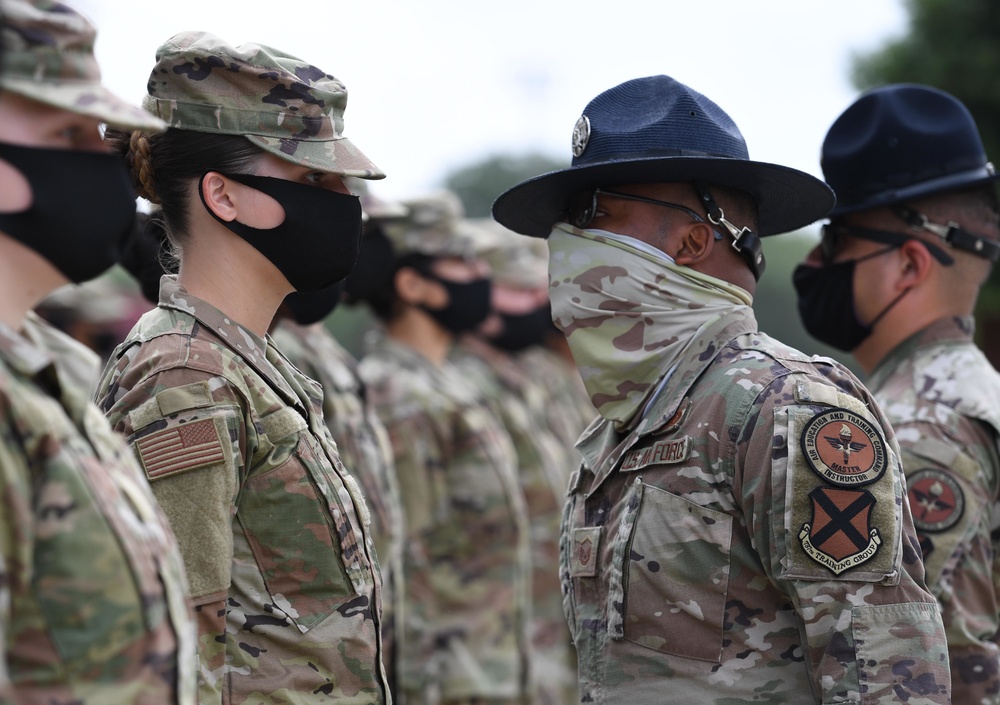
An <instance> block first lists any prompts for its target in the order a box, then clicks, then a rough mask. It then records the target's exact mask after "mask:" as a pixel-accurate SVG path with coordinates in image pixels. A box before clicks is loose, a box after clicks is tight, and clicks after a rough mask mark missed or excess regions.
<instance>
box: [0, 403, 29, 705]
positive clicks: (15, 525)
mask: <svg viewBox="0 0 1000 705" xmlns="http://www.w3.org/2000/svg"><path fill="white" fill-rule="evenodd" d="M7 414H8V406H7V400H6V399H5V398H4V397H3V396H2V395H0V433H2V434H3V438H2V442H0V705H12V704H13V703H14V694H13V690H12V684H11V680H10V673H9V670H8V661H9V651H8V649H9V648H10V644H12V643H13V639H14V635H13V634H11V629H12V620H11V609H12V594H11V593H12V590H13V589H15V586H16V585H17V584H19V583H21V582H22V581H23V577H22V576H23V574H22V571H23V570H24V569H25V568H27V567H28V564H27V561H28V560H29V558H30V555H31V543H32V542H31V539H30V537H28V536H26V535H24V532H25V531H26V530H27V529H28V527H30V526H31V525H32V522H31V516H30V515H31V493H30V488H29V486H28V473H27V472H26V467H25V464H24V460H23V458H22V457H20V455H19V454H18V453H17V452H16V451H15V450H14V449H15V448H17V447H19V446H18V445H17V444H16V443H15V442H14V441H13V437H12V436H13V431H12V429H11V427H10V423H9V421H8V416H7Z"/></svg>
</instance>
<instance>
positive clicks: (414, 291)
mask: <svg viewBox="0 0 1000 705" xmlns="http://www.w3.org/2000/svg"><path fill="white" fill-rule="evenodd" d="M393 284H394V285H395V287H396V295H397V296H399V298H400V299H402V300H403V302H404V303H407V304H411V305H418V304H429V305H431V306H432V307H434V306H444V305H446V304H447V303H448V301H447V293H445V292H444V287H442V286H440V285H436V283H435V282H432V281H429V280H427V279H425V278H424V277H422V276H420V272H418V271H417V270H415V269H414V268H413V267H400V269H399V271H397V272H396V274H395V276H394V277H393ZM442 294H443V296H442Z"/></svg>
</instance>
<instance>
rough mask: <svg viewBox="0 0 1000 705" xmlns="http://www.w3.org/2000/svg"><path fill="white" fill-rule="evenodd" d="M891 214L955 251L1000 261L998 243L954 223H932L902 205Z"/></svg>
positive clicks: (895, 207) (991, 260)
mask: <svg viewBox="0 0 1000 705" xmlns="http://www.w3.org/2000/svg"><path fill="white" fill-rule="evenodd" d="M892 212H893V213H895V214H896V215H897V216H899V217H900V218H902V219H903V221H904V222H906V224H907V225H909V226H910V227H912V228H916V229H918V230H926V231H927V232H929V233H933V234H935V235H937V236H938V237H939V238H941V239H942V240H944V241H945V242H946V243H948V244H949V245H951V246H952V247H954V248H955V249H956V250H963V251H964V252H968V253H970V254H973V255H976V256H977V257H982V258H983V259H988V260H989V261H990V262H994V263H995V262H997V261H1000V243H998V242H997V241H996V240H993V239H992V238H988V237H983V236H982V235H976V234H975V233H970V232H969V231H968V230H965V229H964V228H963V227H962V226H961V225H959V224H958V223H956V222H955V221H948V224H947V225H941V224H940V223H932V222H931V221H929V220H928V219H927V216H926V215H924V214H923V213H919V212H917V211H915V210H913V209H912V208H910V207H909V206H905V205H902V204H900V205H895V206H893V207H892Z"/></svg>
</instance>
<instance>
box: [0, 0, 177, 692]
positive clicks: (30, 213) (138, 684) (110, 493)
mask: <svg viewBox="0 0 1000 705" xmlns="http://www.w3.org/2000/svg"><path fill="white" fill-rule="evenodd" d="M0 11H2V12H3V15H4V20H5V22H4V27H3V30H2V32H0V41H2V47H3V53H4V63H3V68H2V70H0V167H2V168H0V436H2V442H0V703H3V705H14V704H15V703H16V704H17V705H43V704H46V705H47V704H49V703H76V704H78V705H139V704H142V705H194V703H195V702H196V698H197V683H196V656H195V626H194V620H193V615H192V613H191V610H190V605H189V603H188V600H187V591H188V587H187V582H186V580H185V578H184V566H183V562H182V559H181V555H180V551H179V549H178V546H177V541H176V539H175V538H174V535H173V533H172V532H171V531H170V527H169V524H168V523H167V519H166V517H165V516H164V515H163V513H162V512H161V511H160V509H159V508H158V507H157V504H156V500H155V498H154V497H153V493H152V492H151V491H150V488H149V485H148V483H147V482H146V480H145V477H144V476H143V473H142V471H141V470H140V469H139V467H138V464H137V463H136V462H135V458H134V457H133V456H132V454H131V452H129V449H128V447H127V446H126V445H125V443H124V441H123V440H122V439H121V438H120V437H119V436H118V435H117V434H115V433H113V432H112V430H111V428H110V426H109V425H108V423H107V420H106V419H104V417H103V416H102V415H101V413H100V411H99V410H98V409H97V408H96V407H95V406H94V405H93V403H92V402H91V401H90V392H91V390H92V388H93V384H94V382H95V381H96V379H97V375H98V373H99V371H100V367H99V361H98V359H97V356H96V355H94V353H92V352H91V351H89V350H88V349H86V348H84V347H83V346H82V345H80V344H79V343H77V342H75V341H73V340H72V339H70V338H69V337H68V336H66V335H64V334H62V333H60V332H58V331H57V330H56V329H54V328H53V327H51V326H49V325H48V324H46V323H45V322H44V321H42V320H41V319H40V318H39V317H38V316H36V315H34V314H33V313H32V312H31V311H30V309H31V308H32V307H33V306H34V305H36V304H37V303H38V301H39V300H40V299H41V298H42V297H44V296H45V295H47V294H49V293H50V292H51V291H52V290H54V289H56V288H58V287H60V286H62V285H64V284H67V283H68V282H71V281H72V282H76V283H80V282H83V281H86V280H88V279H91V278H93V277H95V276H97V275H98V274H100V273H101V272H102V271H104V270H106V269H107V268H108V267H110V266H111V265H113V264H114V262H115V258H114V253H115V248H116V246H117V244H118V242H119V241H120V240H121V238H122V237H123V236H124V235H127V234H128V232H129V230H130V228H131V224H132V221H133V219H134V217H135V194H134V192H133V191H132V189H131V188H130V187H129V185H128V175H127V172H126V170H125V169H124V167H123V166H122V165H121V162H120V161H119V160H118V159H117V158H116V157H115V156H114V155H112V154H108V151H109V150H108V147H107V145H105V144H104V143H103V141H102V140H101V132H100V124H101V123H109V124H112V125H116V126H119V127H122V128H129V129H131V128H138V127H142V128H145V129H149V130H158V129H162V127H163V125H162V123H161V122H160V121H159V120H157V119H155V118H153V117H152V116H150V115H147V114H145V113H143V112H142V111H141V110H139V109H138V108H136V107H133V106H130V105H127V104H125V103H123V102H122V101H121V100H119V99H118V98H116V97H115V96H113V95H111V94H110V93H109V92H108V91H107V90H106V89H105V88H103V87H102V86H101V79H100V71H99V69H98V66H97V63H96V61H95V59H94V53H93V47H94V38H95V31H94V28H93V27H92V26H91V25H90V24H89V23H88V22H87V21H86V20H85V19H84V18H83V17H81V16H80V15H79V14H77V13H76V12H74V11H73V10H72V9H70V8H69V7H67V6H65V5H63V4H61V3H56V2H48V1H46V0H33V1H32V2H28V1H27V0H2V2H0Z"/></svg>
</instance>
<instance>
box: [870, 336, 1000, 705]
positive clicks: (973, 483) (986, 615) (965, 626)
mask: <svg viewBox="0 0 1000 705" xmlns="http://www.w3.org/2000/svg"><path fill="white" fill-rule="evenodd" d="M972 330H973V321H972V319H971V318H964V319H962V318H943V319H941V320H939V321H936V322H935V323H933V324H931V325H930V326H928V327H927V328H925V329H924V330H922V331H920V332H919V333H917V334H916V335H914V336H912V337H911V338H910V339H908V340H906V341H904V342H903V343H902V344H901V345H899V346H898V347H897V348H896V349H895V350H893V351H892V352H891V353H890V354H889V355H887V356H886V358H885V359H884V360H882V361H881V362H880V363H879V366H878V367H877V368H876V369H875V371H874V373H873V374H872V378H871V385H870V387H871V389H872V391H873V393H874V394H875V396H876V398H877V399H878V400H879V401H880V402H881V404H882V408H883V409H885V414H886V416H887V417H888V419H889V421H890V422H891V423H892V427H893V429H895V431H896V439H897V440H898V441H899V447H900V449H901V451H902V457H903V470H904V472H905V473H906V485H907V493H908V495H909V498H910V507H911V509H912V512H913V523H914V525H915V526H916V529H917V535H918V536H919V537H920V545H921V548H923V554H924V566H925V568H926V570H927V585H928V586H929V587H930V589H931V592H932V593H934V595H935V596H936V597H937V598H938V601H939V602H940V603H941V616H942V618H943V619H944V626H945V630H946V632H947V634H948V648H949V656H950V659H951V680H952V689H953V697H954V701H955V702H956V703H1000V660H998V659H1000V657H998V649H997V643H996V639H997V632H998V630H1000V546H998V542H1000V538H998V535H1000V534H998V531H997V529H998V528H1000V526H998V519H1000V452H998V439H1000V374H998V373H997V371H996V370H994V369H993V367H992V365H990V363H989V361H988V360H987V359H986V357H985V356H984V355H983V353H982V352H980V350H979V349H978V348H977V347H976V346H975V345H974V344H973V342H972Z"/></svg>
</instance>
